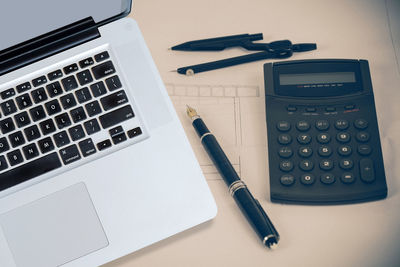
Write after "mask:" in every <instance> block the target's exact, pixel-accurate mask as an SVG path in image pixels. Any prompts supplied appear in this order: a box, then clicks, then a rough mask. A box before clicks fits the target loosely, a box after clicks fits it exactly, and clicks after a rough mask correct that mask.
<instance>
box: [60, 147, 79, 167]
mask: <svg viewBox="0 0 400 267" xmlns="http://www.w3.org/2000/svg"><path fill="white" fill-rule="evenodd" d="M59 153H60V156H61V159H62V161H63V162H64V164H65V165H68V164H70V163H72V162H75V161H77V160H79V159H81V155H80V154H79V150H78V147H77V146H76V145H70V146H68V147H66V148H63V149H60V152H59Z"/></svg>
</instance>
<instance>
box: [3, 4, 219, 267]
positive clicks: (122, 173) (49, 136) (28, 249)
mask: <svg viewBox="0 0 400 267" xmlns="http://www.w3.org/2000/svg"><path fill="white" fill-rule="evenodd" d="M12 2H13V1H11V0H10V1H6V4H4V3H2V4H1V5H2V7H1V10H3V11H2V12H3V14H0V15H4V12H5V11H4V10H7V12H12V9H13V8H14V7H15V5H16V4H15V3H12ZM25 2H26V3H20V5H26V7H27V9H29V5H32V3H30V2H35V3H36V5H42V6H40V8H39V9H46V1H25ZM47 2H51V1H47ZM64 2H65V3H63V4H61V5H64V4H65V5H66V3H68V5H76V6H75V7H74V8H73V9H72V10H76V9H77V8H79V7H80V6H82V5H84V4H82V3H83V2H87V4H88V5H90V4H93V3H96V8H97V9H99V10H102V9H109V10H111V9H112V8H113V7H107V5H110V3H106V2H114V4H115V2H118V5H120V6H119V7H118V8H117V13H116V14H112V15H115V16H116V17H112V16H110V17H109V18H111V19H109V18H107V19H109V20H106V21H107V23H100V24H99V23H98V22H97V21H96V18H94V21H91V20H90V19H87V18H86V17H84V16H83V15H82V17H81V18H80V19H82V20H81V25H78V26H77V28H78V29H79V27H83V28H84V27H85V26H86V25H89V26H90V25H93V23H95V25H94V26H93V27H92V29H91V30H90V31H89V32H90V33H89V35H90V36H92V37H90V38H89V40H85V41H83V42H82V43H80V44H79V45H75V46H73V47H71V48H68V49H67V50H63V51H58V52H57V53H54V54H52V55H46V57H44V58H41V59H40V60H37V59H38V57H36V60H33V61H32V62H28V63H27V61H24V60H23V59H24V54H23V53H14V54H15V56H14V58H12V57H11V59H12V60H10V61H7V60H4V58H6V57H4V53H3V52H4V51H6V52H7V51H8V52H9V51H10V49H9V48H8V47H0V50H2V51H1V52H0V59H1V60H0V66H1V67H2V68H3V74H2V75H1V76H0V111H1V117H0V132H1V135H0V151H2V152H0V169H1V171H0V190H1V191H0V266H10V267H15V266H18V267H25V266H29V267H32V266H38V267H46V266H60V265H65V266H98V265H101V264H104V263H106V262H109V261H111V260H114V259H116V258H119V257H121V256H123V255H126V254H128V253H131V252H133V251H135V250H138V249H140V248H143V247H145V246H148V245H150V244H152V243H154V242H157V241H159V240H162V239H164V238H166V237H169V236H171V235H174V234H176V233H178V232H181V231H183V230H185V229H188V228H190V227H193V226H195V225H197V224H200V223H202V222H205V221H207V220H209V219H211V218H213V217H214V216H215V215H216V206H215V202H214V200H213V197H212V195H211V193H210V190H209V188H208V186H207V183H206V181H205V179H204V176H203V174H202V172H201V169H200V167H199V165H198V163H197V161H196V158H195V156H194V154H193V152H192V150H191V147H190V144H189V142H188V140H187V138H186V136H185V133H184V131H183V129H182V126H181V124H180V122H179V120H178V117H177V115H176V113H175V110H174V108H173V106H172V104H171V101H170V99H169V97H168V95H167V92H166V90H165V88H164V86H163V83H162V81H161V79H160V77H159V74H158V72H157V69H156V66H155V65H154V63H153V61H152V58H151V55H150V53H149V51H148V49H147V47H146V44H145V42H144V40H143V37H142V35H141V33H140V30H139V28H138V26H137V24H136V22H135V21H134V20H132V19H129V18H122V17H123V16H124V15H126V13H129V11H130V4H131V3H130V1H126V0H120V1H98V0H85V1H78V0H75V1H64ZM47 4H48V3H47ZM102 5H104V6H102ZM58 8H60V7H59V6H58ZM61 8H62V7H61ZM65 9H66V8H65V7H64V11H63V12H62V14H63V16H68V14H69V13H68V12H67V11H66V10H65ZM49 10H51V8H49ZM26 12H27V11H26ZM74 14H75V13H74ZM75 15H76V14H75ZM89 15H91V14H89ZM71 16H72V15H71ZM85 18H86V20H85ZM92 19H93V18H92ZM77 21H78V20H77ZM103 21H104V20H103ZM13 23H14V22H10V23H9V25H8V27H9V28H8V30H9V31H10V32H11V31H13V30H14V28H13ZM71 23H75V19H74V21H72V22H71ZM91 23H92V24H91ZM78 24H79V23H78ZM99 25H101V26H99ZM60 26H66V25H60ZM16 27H17V28H18V27H19V26H16ZM58 28H59V27H58ZM52 30H56V29H52ZM66 32H67V33H68V31H67V30H66ZM42 34H46V32H43V33H42ZM54 35H55V36H57V34H54ZM34 37H36V36H30V37H29V38H34ZM78 37H79V34H77V38H78ZM1 38H7V35H4V34H3V35H2V36H1ZM80 38H83V39H84V38H85V37H82V36H81V37H80ZM78 39H79V38H78ZM22 41H26V40H22ZM61 43H62V42H61ZM0 44H2V45H4V44H3V43H0ZM39 44H40V42H39ZM41 44H42V45H43V46H44V47H46V46H45V44H46V42H42V43H41ZM13 45H15V44H13ZM13 47H17V46H13ZM28 47H29V46H28ZM17 48H18V47H17ZM19 48H20V47H19ZM7 49H8V50H7ZM17 51H20V50H17ZM22 51H24V50H22ZM25 51H26V50H25ZM31 52H32V51H27V54H28V55H30V57H29V58H31V59H32V53H31ZM39 52H40V50H38V52H37V54H36V56H37V55H38V54H40V53H39ZM29 53H31V54H29ZM33 58H35V57H33ZM7 59H8V58H7ZM9 62H11V63H13V64H14V68H12V65H13V64H11V63H10V64H8V63H9ZM18 64H19V65H18ZM15 66H16V67H15ZM27 83H29V86H28V84H27ZM11 89H12V90H11Z"/></svg>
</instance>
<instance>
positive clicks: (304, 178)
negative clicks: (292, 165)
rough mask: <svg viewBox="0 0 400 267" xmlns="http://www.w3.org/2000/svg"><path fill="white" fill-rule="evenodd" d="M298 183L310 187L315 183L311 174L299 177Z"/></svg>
mask: <svg viewBox="0 0 400 267" xmlns="http://www.w3.org/2000/svg"><path fill="white" fill-rule="evenodd" d="M300 182H301V183H302V184H304V185H311V184H313V183H314V182H315V177H314V175H312V174H311V173H308V174H303V175H302V176H301V177H300Z"/></svg>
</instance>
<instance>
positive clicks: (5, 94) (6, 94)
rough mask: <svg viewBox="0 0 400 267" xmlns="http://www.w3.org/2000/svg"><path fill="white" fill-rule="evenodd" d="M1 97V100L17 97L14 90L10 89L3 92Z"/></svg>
mask: <svg viewBox="0 0 400 267" xmlns="http://www.w3.org/2000/svg"><path fill="white" fill-rule="evenodd" d="M0 95H1V99H7V98H9V97H12V96H15V90H14V88H10V89H7V90H4V91H3V92H1V93H0Z"/></svg>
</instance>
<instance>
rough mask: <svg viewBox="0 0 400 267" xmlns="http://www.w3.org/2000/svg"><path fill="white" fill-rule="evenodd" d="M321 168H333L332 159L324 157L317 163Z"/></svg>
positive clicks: (326, 169)
mask: <svg viewBox="0 0 400 267" xmlns="http://www.w3.org/2000/svg"><path fill="white" fill-rule="evenodd" d="M319 167H320V168H321V170H324V171H330V170H332V169H333V161H332V160H330V159H324V160H322V161H321V162H320V163H319Z"/></svg>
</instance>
